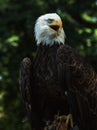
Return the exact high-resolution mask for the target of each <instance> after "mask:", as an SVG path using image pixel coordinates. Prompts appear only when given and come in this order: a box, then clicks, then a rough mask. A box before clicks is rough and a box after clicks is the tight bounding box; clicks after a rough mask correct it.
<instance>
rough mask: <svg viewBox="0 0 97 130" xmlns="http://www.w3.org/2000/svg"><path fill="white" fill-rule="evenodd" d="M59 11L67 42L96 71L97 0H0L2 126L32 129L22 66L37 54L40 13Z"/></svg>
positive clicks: (1, 129) (2, 129)
mask: <svg viewBox="0 0 97 130" xmlns="http://www.w3.org/2000/svg"><path fill="white" fill-rule="evenodd" d="M51 12H56V13H58V14H59V15H60V16H61V18H62V20H63V27H64V30H65V33H66V44H69V45H71V46H72V47H74V48H76V50H77V51H79V53H80V54H81V55H83V56H84V57H86V59H87V60H88V62H89V63H90V64H91V65H92V66H93V67H94V69H95V71H97V1H96V0H86V1H85V0H48V1H47V0H28V1H26V0H25V1H24V0H0V130H30V127H29V123H28V122H26V123H22V120H23V119H24V117H25V116H26V114H25V109H24V106H23V103H22V97H21V94H20V90H19V83H18V81H19V66H20V62H21V60H22V59H23V58H24V57H25V56H29V57H33V56H34V55H35V49H36V45H35V39H34V24H35V20H36V19H37V17H39V16H40V15H42V14H45V13H51Z"/></svg>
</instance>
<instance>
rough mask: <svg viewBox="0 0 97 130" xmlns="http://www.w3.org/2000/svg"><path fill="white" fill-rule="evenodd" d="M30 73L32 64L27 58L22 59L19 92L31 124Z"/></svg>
mask: <svg viewBox="0 0 97 130" xmlns="http://www.w3.org/2000/svg"><path fill="white" fill-rule="evenodd" d="M31 73H32V64H31V60H30V59H29V58H24V59H23V61H22V62H21V65H20V79H19V84H20V90H21V93H22V97H23V102H24V105H25V108H26V111H27V116H28V117H29V120H30V122H31V78H32V76H31Z"/></svg>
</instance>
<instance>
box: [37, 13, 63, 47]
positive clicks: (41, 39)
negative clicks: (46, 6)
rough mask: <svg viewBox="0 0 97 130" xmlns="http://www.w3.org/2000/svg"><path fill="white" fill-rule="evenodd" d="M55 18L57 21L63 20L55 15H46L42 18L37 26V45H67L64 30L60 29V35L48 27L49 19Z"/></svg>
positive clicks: (38, 20)
mask: <svg viewBox="0 0 97 130" xmlns="http://www.w3.org/2000/svg"><path fill="white" fill-rule="evenodd" d="M48 18H53V19H55V20H61V19H60V17H59V16H58V15H57V14H55V13H51V14H46V15H42V16H40V17H39V18H38V19H37V21H36V24H35V38H36V41H37V45H39V44H46V45H50V46H51V45H53V44H54V43H57V44H60V43H62V44H64V43H65V33H64V30H63V28H60V29H59V31H58V33H56V32H54V31H52V30H51V29H50V27H49V26H48V25H47V21H46V20H47V19H48Z"/></svg>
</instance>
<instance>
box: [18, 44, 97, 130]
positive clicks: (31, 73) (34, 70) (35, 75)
mask: <svg viewBox="0 0 97 130" xmlns="http://www.w3.org/2000/svg"><path fill="white" fill-rule="evenodd" d="M20 75H21V78H20V86H21V91H22V94H23V98H24V102H25V105H26V109H27V111H28V116H29V117H30V121H31V125H32V129H35V130H40V129H41V128H43V127H44V125H45V121H48V120H50V121H51V120H53V119H54V116H55V115H57V114H58V113H59V115H64V114H68V113H70V112H72V114H73V118H74V121H75V122H76V124H77V125H78V126H79V129H80V130H97V124H96V122H97V75H96V73H95V72H94V70H93V69H92V67H91V66H90V65H88V64H87V63H86V62H85V61H84V60H83V58H82V57H81V56H80V55H79V54H78V53H76V52H75V50H73V49H72V48H71V47H69V46H67V45H57V44H54V45H53V46H51V47H50V46H45V45H44V46H43V45H41V44H40V45H39V46H38V49H37V52H36V57H35V59H34V61H33V65H31V61H30V60H29V59H28V58H25V59H24V60H23V62H22V64H21V70H20ZM65 91H68V96H67V95H66V94H65Z"/></svg>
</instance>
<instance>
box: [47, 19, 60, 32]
mask: <svg viewBox="0 0 97 130" xmlns="http://www.w3.org/2000/svg"><path fill="white" fill-rule="evenodd" d="M49 27H50V28H51V29H53V30H54V31H58V30H59V28H62V21H61V20H60V21H53V23H51V24H49Z"/></svg>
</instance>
